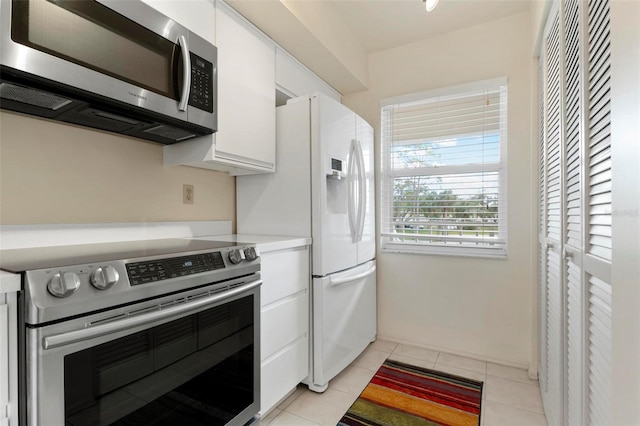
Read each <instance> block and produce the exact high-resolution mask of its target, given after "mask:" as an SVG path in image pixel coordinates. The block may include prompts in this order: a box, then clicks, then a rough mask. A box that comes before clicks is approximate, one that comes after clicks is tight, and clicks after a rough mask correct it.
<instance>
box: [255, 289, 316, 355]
mask: <svg viewBox="0 0 640 426" xmlns="http://www.w3.org/2000/svg"><path fill="white" fill-rule="evenodd" d="M260 320H261V325H260V327H261V332H260V350H261V354H262V355H261V358H262V359H263V360H266V359H267V358H269V357H270V356H272V355H273V354H275V353H276V352H278V351H279V350H282V348H284V347H285V346H287V345H289V344H290V343H291V342H293V341H295V340H296V339H299V338H300V337H302V336H307V335H308V333H309V292H308V291H307V289H304V290H302V291H300V292H298V293H296V294H294V295H292V296H290V297H287V298H285V299H283V300H281V301H278V302H275V303H272V304H271V305H269V306H267V307H266V308H263V309H262V314H261V319H260Z"/></svg>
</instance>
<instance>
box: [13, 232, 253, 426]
mask: <svg viewBox="0 0 640 426" xmlns="http://www.w3.org/2000/svg"><path fill="white" fill-rule="evenodd" d="M0 269H3V270H6V271H9V272H16V273H18V272H19V273H22V274H23V275H22V276H23V279H22V282H23V284H22V291H21V293H20V295H19V298H20V300H19V306H20V308H19V309H20V311H19V316H20V319H19V323H20V329H19V331H18V332H19V341H20V358H19V359H20V362H19V367H20V381H19V382H20V383H19V385H20V395H21V397H20V408H21V410H20V423H21V424H22V425H29V426H36V425H47V426H58V425H60V426H62V425H74V426H75V425H91V426H96V425H110V424H115V425H136V426H139V425H172V426H173V425H177V424H186V425H190V426H192V425H207V426H213V425H243V424H246V423H248V422H251V421H252V420H253V419H254V417H255V416H256V414H257V413H258V411H259V401H260V396H259V391H260V382H259V380H260V374H259V360H260V354H259V352H260V347H259V346H260V338H259V331H260V314H259V312H260V300H259V299H260V291H259V290H260V285H261V283H262V281H261V279H260V258H259V256H258V253H257V251H256V248H255V246H253V245H251V244H242V243H229V242H215V241H200V240H182V239H172V240H151V241H134V242H123V243H104V244H88V245H77V246H61V247H45V248H35V249H19V250H5V251H3V252H2V256H1V258H0Z"/></svg>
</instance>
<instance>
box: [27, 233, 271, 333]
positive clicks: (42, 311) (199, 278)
mask: <svg viewBox="0 0 640 426" xmlns="http://www.w3.org/2000/svg"><path fill="white" fill-rule="evenodd" d="M194 241H197V240H194ZM170 243H171V244H174V242H173V241H172V240H171V241H170ZM178 243H179V244H178ZM178 243H175V244H174V245H178V246H179V247H180V248H182V246H183V243H182V240H178ZM189 244H191V245H193V244H192V242H189ZM197 244H200V246H201V245H203V244H205V243H201V242H198V243H197ZM206 244H207V245H222V242H209V241H207V242H206ZM224 244H227V243H226V242H225V243H224ZM167 245H169V246H170V248H171V249H172V248H173V245H170V244H169V243H167ZM79 247H82V248H84V249H85V250H89V249H92V248H93V247H88V248H85V247H84V246H79ZM135 247H136V248H137V246H135ZM145 247H146V246H145ZM152 249H153V247H151V248H148V247H147V248H146V249H145V254H147V253H149V255H147V256H137V257H136V256H127V253H124V255H122V253H118V255H119V256H120V255H122V257H120V258H119V259H113V258H112V259H109V258H108V256H103V257H104V258H103V259H100V258H97V257H96V256H85V257H84V258H83V259H88V258H91V261H89V262H85V263H78V264H72V263H68V264H66V265H65V264H60V266H58V267H46V268H42V269H32V270H28V271H26V272H25V278H24V283H23V286H24V294H25V322H26V323H27V324H31V325H35V324H43V323H47V322H50V321H57V320H60V319H62V318H69V317H73V316H82V315H85V314H87V313H89V312H97V311H101V310H106V309H111V307H113V306H124V305H128V304H131V303H136V302H137V301H141V300H150V299H154V298H157V297H162V296H163V295H166V294H172V293H176V292H180V291H184V290H185V289H189V288H197V287H200V286H203V285H205V284H206V285H212V284H216V285H219V286H220V287H221V288H222V287H225V286H228V285H229V283H230V282H233V280H236V279H245V278H244V277H249V276H253V275H255V274H258V278H259V273H260V256H259V253H258V251H257V249H256V248H255V246H254V245H252V244H244V243H243V244H235V245H227V246H224V245H223V246H222V247H220V248H218V247H212V248H208V249H206V250H202V249H200V250H191V251H186V250H185V251H183V252H177V251H176V252H173V253H163V254H161V255H159V254H155V253H150V252H152ZM163 250H164V248H163ZM167 251H168V249H167ZM136 253H138V252H137V251H136ZM172 255H173V256H172ZM112 257H113V256H112ZM233 260H235V261H236V262H237V263H234V262H233ZM144 284H149V285H144Z"/></svg>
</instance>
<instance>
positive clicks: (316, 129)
mask: <svg viewBox="0 0 640 426" xmlns="http://www.w3.org/2000/svg"><path fill="white" fill-rule="evenodd" d="M355 123H356V114H355V113H354V112H353V111H351V110H349V109H348V108H347V107H345V106H344V105H342V104H340V103H338V102H336V101H335V100H333V99H331V98H329V97H326V96H324V95H320V94H318V95H314V96H313V97H312V98H311V171H312V178H311V185H312V201H311V203H312V212H311V216H312V223H313V226H312V229H313V232H312V237H313V275H316V276H323V275H328V274H330V273H334V272H337V271H342V270H345V269H349V268H351V267H354V266H355V265H357V264H358V244H357V240H356V238H355V237H356V224H355V222H356V220H357V217H356V213H355V211H356V210H357V202H356V201H357V199H356V196H355V195H354V194H353V192H354V191H353V186H354V183H355V182H356V181H357V167H356V163H355V160H356V159H355V157H354V152H355V151H354V146H355V140H356V125H355Z"/></svg>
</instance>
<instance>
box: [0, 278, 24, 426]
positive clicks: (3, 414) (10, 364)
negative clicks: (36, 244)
mask: <svg viewBox="0 0 640 426" xmlns="http://www.w3.org/2000/svg"><path fill="white" fill-rule="evenodd" d="M19 290H20V276H19V275H13V274H7V273H5V272H3V271H0V426H14V425H15V426H17V425H18V342H17V333H18V326H17V320H18V303H17V291H19Z"/></svg>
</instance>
